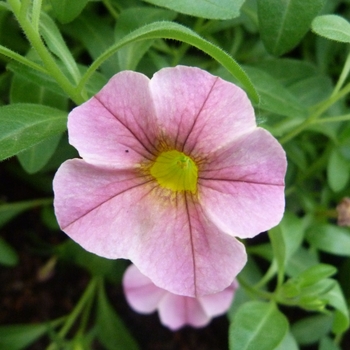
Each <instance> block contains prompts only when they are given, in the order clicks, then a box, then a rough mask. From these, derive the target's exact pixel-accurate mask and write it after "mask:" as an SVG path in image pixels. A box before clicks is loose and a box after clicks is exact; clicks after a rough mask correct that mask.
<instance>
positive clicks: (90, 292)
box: [58, 278, 97, 338]
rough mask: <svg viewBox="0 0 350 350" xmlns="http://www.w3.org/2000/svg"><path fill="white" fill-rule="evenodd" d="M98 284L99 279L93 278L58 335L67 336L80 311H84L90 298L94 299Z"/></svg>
mask: <svg viewBox="0 0 350 350" xmlns="http://www.w3.org/2000/svg"><path fill="white" fill-rule="evenodd" d="M96 285H97V280H96V279H95V278H93V279H92V280H91V281H90V283H89V284H88V286H87V287H86V289H85V291H84V294H83V295H82V297H81V298H80V300H79V301H78V304H77V305H76V306H75V308H74V309H73V311H72V312H71V313H70V315H69V316H68V317H67V320H66V322H65V324H64V325H63V327H62V329H61V330H60V332H59V333H58V335H59V336H60V337H62V338H63V337H65V336H66V334H67V332H68V331H69V330H70V329H71V327H72V326H73V324H74V322H75V321H76V319H77V318H78V316H79V315H80V313H81V312H82V311H83V309H84V307H85V305H86V304H87V303H88V302H89V300H90V299H92V297H93V295H94V292H95V289H96Z"/></svg>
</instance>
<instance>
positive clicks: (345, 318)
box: [325, 282, 349, 334]
mask: <svg viewBox="0 0 350 350" xmlns="http://www.w3.org/2000/svg"><path fill="white" fill-rule="evenodd" d="M325 297H326V299H327V302H328V304H329V305H331V306H333V307H334V308H335V315H334V321H333V325H332V331H333V332H334V333H335V334H341V333H343V332H345V331H346V330H347V329H348V328H349V309H348V306H347V304H346V301H345V298H344V295H343V292H342V290H341V288H340V286H339V284H338V282H336V283H335V285H334V287H333V288H332V289H331V290H330V291H328V293H327V295H326V296H325Z"/></svg>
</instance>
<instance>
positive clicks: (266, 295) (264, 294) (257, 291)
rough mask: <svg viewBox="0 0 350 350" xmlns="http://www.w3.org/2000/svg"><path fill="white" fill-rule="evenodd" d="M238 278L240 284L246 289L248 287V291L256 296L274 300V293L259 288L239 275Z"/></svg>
mask: <svg viewBox="0 0 350 350" xmlns="http://www.w3.org/2000/svg"><path fill="white" fill-rule="evenodd" d="M237 280H238V283H239V285H240V286H242V287H243V288H244V289H246V290H247V291H248V292H250V293H251V294H253V295H254V296H258V297H261V298H264V299H268V300H274V295H273V294H272V293H269V292H265V291H263V290H260V289H257V288H256V287H253V286H251V285H250V284H248V283H246V282H245V281H244V279H242V278H241V277H239V276H238V277H237Z"/></svg>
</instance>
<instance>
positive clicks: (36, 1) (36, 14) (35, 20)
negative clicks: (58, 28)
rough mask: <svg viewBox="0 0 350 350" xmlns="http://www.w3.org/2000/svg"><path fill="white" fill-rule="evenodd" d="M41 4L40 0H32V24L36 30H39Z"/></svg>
mask: <svg viewBox="0 0 350 350" xmlns="http://www.w3.org/2000/svg"><path fill="white" fill-rule="evenodd" d="M41 5H42V0H33V10H32V24H33V29H34V30H35V31H36V32H39V22H40V12H41Z"/></svg>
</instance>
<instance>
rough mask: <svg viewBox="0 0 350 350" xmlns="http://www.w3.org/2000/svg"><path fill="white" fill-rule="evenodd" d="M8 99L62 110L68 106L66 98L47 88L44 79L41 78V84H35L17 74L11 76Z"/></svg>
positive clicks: (12, 101)
mask: <svg viewBox="0 0 350 350" xmlns="http://www.w3.org/2000/svg"><path fill="white" fill-rule="evenodd" d="M27 69H28V70H31V69H30V68H27ZM10 101H11V103H37V104H42V105H46V106H50V107H54V108H58V109H62V110H66V109H67V106H68V98H67V97H65V96H62V95H61V94H57V93H55V92H53V91H52V90H50V89H48V88H47V87H46V82H45V81H43V80H41V84H37V83H34V82H32V81H30V80H28V79H27V78H26V77H24V76H22V75H19V74H14V76H13V79H12V82H11V91H10Z"/></svg>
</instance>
